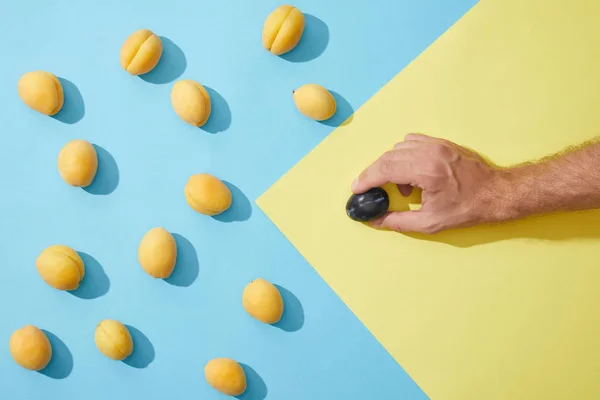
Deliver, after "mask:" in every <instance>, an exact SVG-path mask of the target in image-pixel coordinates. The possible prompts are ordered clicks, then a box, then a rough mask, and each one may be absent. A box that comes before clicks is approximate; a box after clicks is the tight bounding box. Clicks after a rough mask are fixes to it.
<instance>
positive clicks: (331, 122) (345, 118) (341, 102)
mask: <svg viewBox="0 0 600 400" xmlns="http://www.w3.org/2000/svg"><path fill="white" fill-rule="evenodd" d="M329 93H331V95H332V96H333V98H334V99H335V103H336V110H335V114H334V115H333V117H331V118H329V119H327V120H325V121H321V123H322V124H323V125H327V126H332V127H338V126H346V125H348V124H350V123H351V122H352V120H353V119H354V108H353V107H352V105H351V104H350V103H349V102H348V100H346V99H345V98H344V97H343V96H342V95H341V94H339V93H338V92H335V91H333V90H329Z"/></svg>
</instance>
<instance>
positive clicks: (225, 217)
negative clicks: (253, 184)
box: [212, 180, 252, 222]
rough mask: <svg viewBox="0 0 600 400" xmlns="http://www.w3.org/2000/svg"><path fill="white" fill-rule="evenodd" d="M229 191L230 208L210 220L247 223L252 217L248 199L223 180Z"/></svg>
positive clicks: (238, 189)
mask: <svg viewBox="0 0 600 400" xmlns="http://www.w3.org/2000/svg"><path fill="white" fill-rule="evenodd" d="M223 183H224V184H225V185H227V187H228V188H229V190H230V191H231V197H232V201H231V206H230V207H229V208H228V209H227V210H225V211H224V212H223V213H221V214H217V215H214V216H213V217H212V218H214V219H216V220H217V221H221V222H242V221H247V220H248V219H250V217H251V216H252V204H251V203H250V200H249V199H248V197H247V196H246V195H245V194H244V192H242V191H241V189H240V188H238V187H237V186H236V185H234V184H233V183H231V182H229V181H226V180H223Z"/></svg>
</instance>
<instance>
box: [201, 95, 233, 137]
mask: <svg viewBox="0 0 600 400" xmlns="http://www.w3.org/2000/svg"><path fill="white" fill-rule="evenodd" d="M204 88H205V89H206V91H207V92H208V95H209V96H210V103H211V111H210V116H209V117H208V121H206V123H205V124H204V125H202V126H201V127H200V129H202V130H203V131H206V132H208V133H213V134H215V133H219V132H224V131H226V130H227V129H229V126H231V109H230V108H229V104H227V100H225V99H224V98H223V96H221V95H220V94H219V92H217V91H216V90H214V89H213V88H211V87H208V86H206V85H204Z"/></svg>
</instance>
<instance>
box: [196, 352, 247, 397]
mask: <svg viewBox="0 0 600 400" xmlns="http://www.w3.org/2000/svg"><path fill="white" fill-rule="evenodd" d="M204 377H205V379H206V381H207V382H208V384H209V385H210V386H212V387H213V388H214V389H216V390H218V391H219V392H221V393H223V394H226V395H228V396H239V395H241V394H242V393H244V392H245V391H246V374H245V373H244V369H243V368H242V366H241V365H240V364H238V363H237V362H236V361H234V360H232V359H230V358H214V359H212V360H210V361H209V362H208V363H206V365H205V366H204Z"/></svg>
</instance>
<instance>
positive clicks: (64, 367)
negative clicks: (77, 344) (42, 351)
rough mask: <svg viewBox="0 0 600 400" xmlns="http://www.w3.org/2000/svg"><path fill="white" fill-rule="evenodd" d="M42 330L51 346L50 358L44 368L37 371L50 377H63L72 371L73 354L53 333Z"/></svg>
mask: <svg viewBox="0 0 600 400" xmlns="http://www.w3.org/2000/svg"><path fill="white" fill-rule="evenodd" d="M42 331H43V332H44V333H45V334H46V336H47V337H48V340H49V341H50V345H51V346H52V358H51V359H50V362H49V363H48V365H46V368H44V369H43V370H41V371H39V372H40V374H42V375H46V376H47V377H49V378H52V379H65V378H66V377H68V376H69V375H71V371H73V355H72V354H71V351H70V350H69V348H68V347H67V345H66V344H65V343H64V342H63V341H62V340H60V339H59V338H58V337H57V336H56V335H55V334H53V333H52V332H48V331H47V330H45V329H42Z"/></svg>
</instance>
